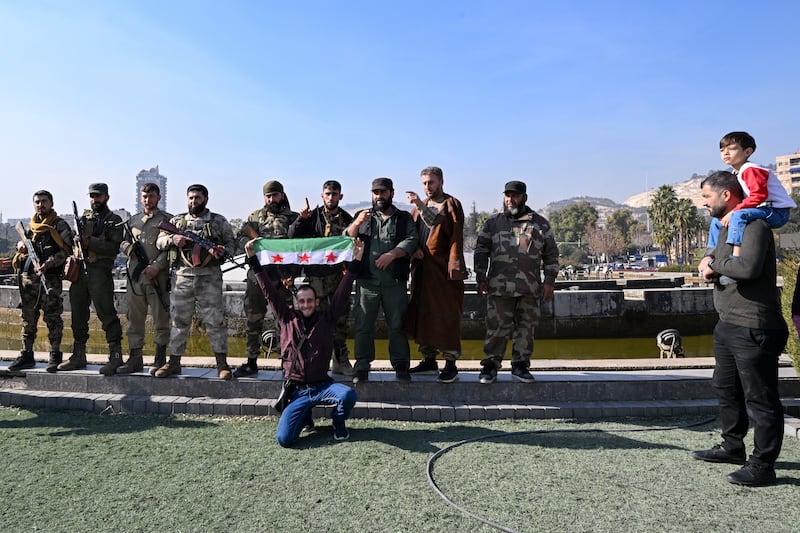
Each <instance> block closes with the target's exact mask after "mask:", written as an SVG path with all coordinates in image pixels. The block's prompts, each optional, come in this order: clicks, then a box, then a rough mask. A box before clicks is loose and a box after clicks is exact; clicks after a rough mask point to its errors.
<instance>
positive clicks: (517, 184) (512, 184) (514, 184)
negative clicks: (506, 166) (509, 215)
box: [503, 181, 528, 194]
mask: <svg viewBox="0 0 800 533" xmlns="http://www.w3.org/2000/svg"><path fill="white" fill-rule="evenodd" d="M527 190H528V189H527V187H525V184H524V183H522V182H521V181H509V182H508V183H506V188H505V189H503V192H514V193H517V194H525V193H526V192H527Z"/></svg>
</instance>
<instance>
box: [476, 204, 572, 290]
mask: <svg viewBox="0 0 800 533" xmlns="http://www.w3.org/2000/svg"><path fill="white" fill-rule="evenodd" d="M542 265H544V283H548V284H551V285H552V284H554V283H555V280H556V275H558V247H557V246H556V241H555V237H554V235H553V229H552V228H551V227H550V222H548V221H547V219H545V218H544V217H543V216H541V215H539V214H537V213H535V212H534V211H533V210H531V209H530V208H529V207H526V212H525V213H524V214H523V215H522V216H521V217H519V218H516V219H514V218H511V217H509V216H507V215H506V214H504V213H498V214H496V215H495V216H493V217H491V218H489V219H488V220H487V221H486V223H485V224H484V225H483V228H482V229H481V231H480V233H479V234H478V242H477V245H476V246H475V275H476V279H477V281H478V282H479V283H480V282H482V281H488V283H489V294H492V295H495V296H525V295H533V296H534V297H537V298H538V297H539V296H540V294H541V286H542V277H541V270H542ZM487 270H488V275H487Z"/></svg>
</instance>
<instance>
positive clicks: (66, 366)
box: [58, 345, 86, 371]
mask: <svg viewBox="0 0 800 533" xmlns="http://www.w3.org/2000/svg"><path fill="white" fill-rule="evenodd" d="M84 368H86V346H81V345H77V346H74V347H73V348H72V355H70V356H69V359H67V360H66V361H64V362H63V363H61V364H60V365H58V370H62V371H69V370H83V369H84Z"/></svg>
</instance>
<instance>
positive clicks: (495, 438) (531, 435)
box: [295, 422, 707, 454]
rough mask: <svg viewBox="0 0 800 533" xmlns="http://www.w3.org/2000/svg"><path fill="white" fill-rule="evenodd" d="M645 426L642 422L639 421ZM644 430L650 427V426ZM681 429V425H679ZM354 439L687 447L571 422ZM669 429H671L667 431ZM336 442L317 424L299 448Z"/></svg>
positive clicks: (355, 435) (416, 444)
mask: <svg viewBox="0 0 800 533" xmlns="http://www.w3.org/2000/svg"><path fill="white" fill-rule="evenodd" d="M637 425H641V423H640V422H639V423H637ZM660 428H663V426H661V425H657V424H654V425H653V428H652V430H653V431H659V430H661V431H663V429H660ZM643 429H647V427H646V426H644V427H643ZM676 429H677V428H676ZM681 429H687V430H699V431H705V430H707V426H697V427H692V428H681ZM349 431H350V441H374V442H381V443H383V444H387V445H389V446H395V447H397V448H400V449H403V450H406V451H409V452H420V453H426V454H430V453H435V452H437V451H439V450H440V449H441V443H453V442H461V441H469V440H473V439H480V440H481V441H482V442H494V443H505V444H515V445H527V446H542V447H547V448H563V449H567V450H593V449H600V448H603V449H609V448H610V449H618V450H627V449H639V450H642V449H674V450H685V451H687V452H689V451H691V450H686V449H685V448H683V447H681V446H673V445H670V444H658V443H652V442H647V441H646V440H642V439H638V438H636V437H635V435H637V434H639V433H645V432H646V431H627V432H626V431H625V428H620V429H619V430H616V431H615V430H597V429H595V428H592V427H591V426H590V424H589V423H587V424H586V427H581V425H570V426H569V427H568V428H564V429H550V430H534V431H531V432H526V431H525V430H521V431H519V432H505V431H498V430H495V429H490V428H487V427H480V426H477V427H476V426H467V425H452V426H451V425H448V426H445V427H438V426H432V427H431V429H423V430H418V429H389V428H380V427H376V428H370V429H361V428H352V427H350V428H349ZM667 431H668V430H667ZM331 441H332V432H331V430H330V428H329V427H325V424H324V423H323V424H319V423H318V424H317V430H316V431H315V432H314V433H311V434H301V436H300V440H299V441H298V442H297V444H296V445H295V446H296V447H298V448H313V447H316V446H322V445H329V444H330V443H331Z"/></svg>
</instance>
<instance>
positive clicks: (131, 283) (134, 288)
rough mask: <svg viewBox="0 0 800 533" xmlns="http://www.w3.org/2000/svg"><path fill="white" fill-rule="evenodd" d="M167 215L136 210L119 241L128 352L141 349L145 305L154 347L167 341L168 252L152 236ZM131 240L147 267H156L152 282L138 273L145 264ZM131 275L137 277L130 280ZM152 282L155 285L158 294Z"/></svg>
mask: <svg viewBox="0 0 800 533" xmlns="http://www.w3.org/2000/svg"><path fill="white" fill-rule="evenodd" d="M171 218H172V215H171V214H169V213H167V212H165V211H161V210H156V212H155V213H153V214H152V215H145V214H144V213H137V214H135V215H133V216H132V217H131V219H130V221H129V222H128V224H129V226H130V230H131V232H130V234H129V235H127V236H126V238H125V241H124V242H123V243H122V247H121V250H122V252H123V253H125V254H126V255H127V256H128V290H127V296H128V331H127V336H128V346H129V348H130V350H131V352H133V351H134V350H139V351H141V349H142V347H143V346H144V337H145V321H146V320H147V309H148V307H149V308H150V312H151V314H152V315H153V330H154V331H153V333H154V335H153V340H154V341H155V344H156V346H166V344H167V343H168V342H169V293H168V292H167V289H168V287H169V259H168V256H169V254H168V252H167V251H166V250H159V249H158V248H156V239H158V235H159V233H160V231H161V230H160V229H158V225H159V223H161V221H165V220H166V221H169V220H170V219H171ZM134 239H135V240H136V242H138V243H140V244H141V245H142V248H143V249H144V253H145V255H146V256H147V260H148V261H149V266H152V267H154V268H156V269H158V274H157V275H156V277H155V278H153V279H152V281H151V280H150V279H148V278H147V276H145V275H144V273H142V270H143V269H144V268H145V267H147V266H148V265H140V264H139V258H138V257H137V255H136V254H135V253H134V246H133V242H134ZM134 276H136V277H137V278H138V279H134ZM154 284H156V285H158V288H159V289H160V291H161V295H160V296H159V294H158V292H157V291H156V286H155V285H154Z"/></svg>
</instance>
